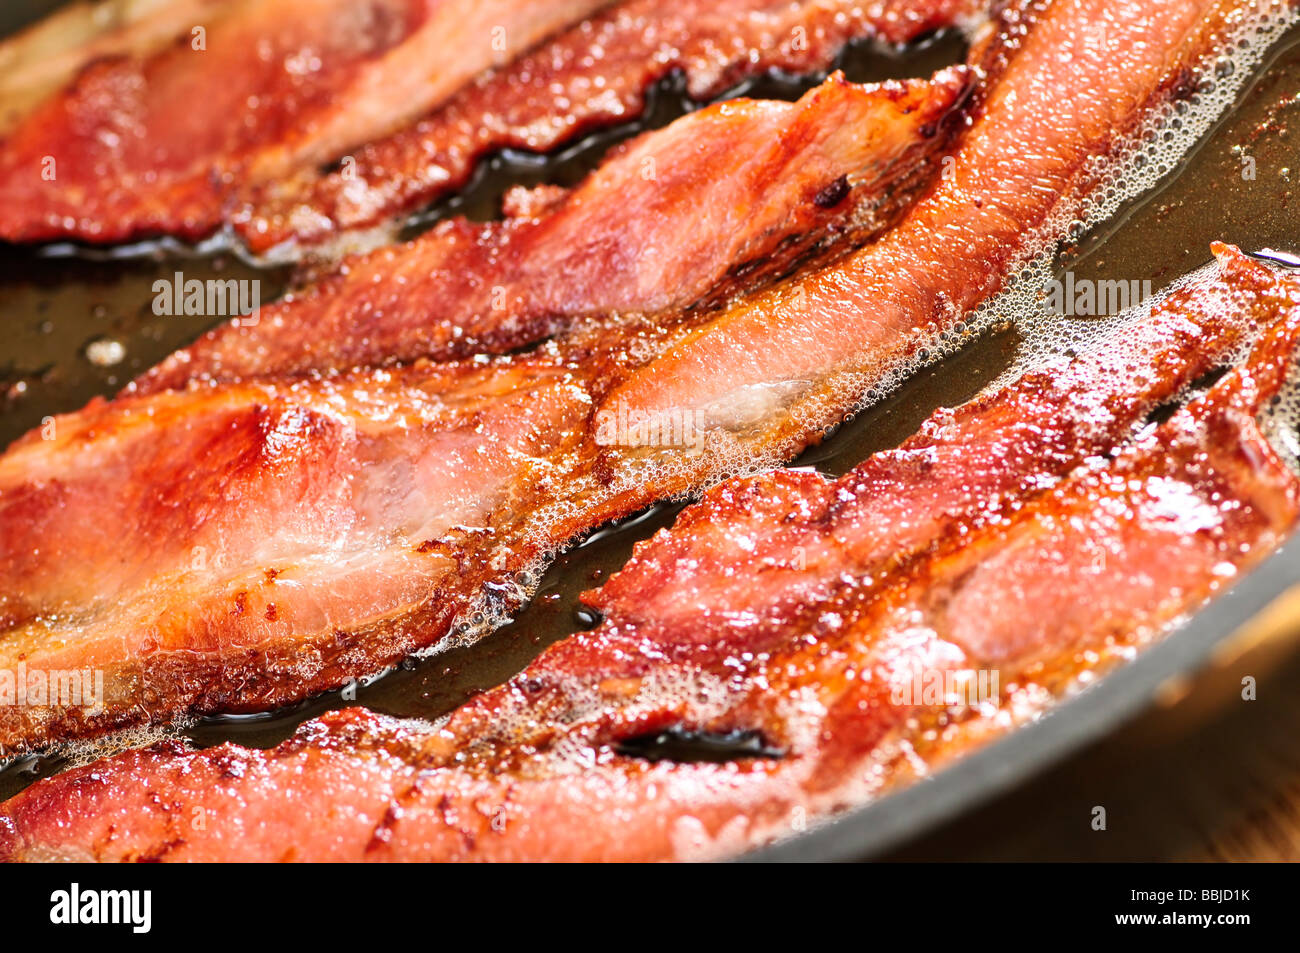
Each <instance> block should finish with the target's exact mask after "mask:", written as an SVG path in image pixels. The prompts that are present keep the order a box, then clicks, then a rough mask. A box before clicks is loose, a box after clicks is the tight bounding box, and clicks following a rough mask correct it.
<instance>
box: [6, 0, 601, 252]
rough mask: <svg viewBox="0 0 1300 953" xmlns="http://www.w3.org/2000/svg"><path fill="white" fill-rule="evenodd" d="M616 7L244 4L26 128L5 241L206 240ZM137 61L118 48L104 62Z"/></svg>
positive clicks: (74, 86) (46, 107)
mask: <svg viewBox="0 0 1300 953" xmlns="http://www.w3.org/2000/svg"><path fill="white" fill-rule="evenodd" d="M607 2H608V0H545V2H535V0H534V2H520V0H488V2H484V0H367V2H365V3H358V2H356V0H288V2H286V0H237V2H232V3H229V4H226V5H223V6H221V7H219V8H214V10H215V14H214V17H213V19H212V20H211V21H204V22H198V23H191V24H185V27H184V32H183V33H182V34H181V35H180V36H179V37H177V38H176V39H175V41H174V42H173V43H172V44H171V45H169V46H166V47H165V48H163V49H161V50H158V51H156V52H154V53H153V54H152V55H148V56H143V57H141V56H130V55H125V56H118V57H113V58H109V59H105V60H101V61H97V62H90V63H89V65H87V66H86V67H85V68H84V69H82V70H81V71H80V72H79V73H78V74H77V76H76V78H75V80H74V81H73V82H72V83H71V84H70V85H68V86H67V87H66V88H63V89H61V90H60V91H59V92H58V93H56V94H55V95H53V96H52V97H49V98H46V99H45V100H43V101H41V102H40V103H39V105H37V106H36V107H35V108H34V109H33V110H32V111H31V112H29V113H28V114H27V115H25V116H24V117H23V118H22V119H21V120H20V121H19V122H18V123H17V125H16V126H15V127H14V128H13V129H12V130H11V131H10V132H9V134H8V135H7V136H6V138H5V140H4V142H3V146H0V206H3V212H0V235H2V236H3V237H4V238H5V239H7V240H10V241H44V240H49V239H53V238H60V237H73V238H77V239H81V240H86V241H94V242H113V241H121V240H123V239H126V238H130V237H133V236H137V235H142V234H155V233H167V234H173V235H178V236H180V237H183V238H187V239H193V238H198V237H202V236H203V235H206V234H208V233H210V232H212V231H213V230H214V229H215V228H216V227H217V225H218V224H219V223H220V215H221V208H222V203H223V201H224V199H225V197H226V195H227V194H228V192H229V189H230V187H231V185H232V184H234V183H237V182H240V181H257V180H264V179H267V178H273V177H278V176H281V175H284V174H285V173H287V172H289V171H291V170H293V169H295V168H301V167H302V166H304V165H312V164H318V163H323V162H328V161H330V160H331V159H334V158H336V157H338V156H339V155H341V154H342V153H344V152H345V151H346V150H348V149H350V148H352V147H354V146H358V145H361V144H362V143H365V142H368V141H370V140H372V139H375V138H377V137H380V136H384V135H386V134H389V133H391V132H393V131H394V130H395V129H397V128H399V127H400V126H402V125H404V124H406V123H408V122H409V121H412V120H414V119H416V118H418V117H419V116H420V115H422V114H423V113H425V112H427V111H428V110H430V109H432V108H434V107H436V106H438V105H440V104H441V103H443V102H444V101H445V100H447V98H448V97H449V96H451V95H452V94H453V93H455V92H456V91H457V90H459V89H460V88H461V87H463V86H464V85H465V84H466V83H468V82H469V81H470V80H472V79H473V78H474V77H475V76H477V75H478V74H479V73H481V72H482V71H483V70H485V69H487V68H488V67H490V66H492V65H494V64H495V63H499V62H501V61H502V60H504V59H508V58H510V57H511V56H513V55H517V54H518V53H520V52H522V51H523V50H525V49H527V48H528V47H531V46H532V45H534V44H535V43H536V42H537V41H539V40H541V39H542V38H544V37H545V36H547V35H548V34H551V33H553V32H555V31H556V30H559V29H562V28H563V27H566V26H568V25H569V24H571V23H573V22H574V21H577V20H580V19H582V18H583V17H585V16H587V15H588V14H590V13H592V12H593V11H595V10H597V9H599V8H600V7H601V6H604V5H605V4H606V3H607ZM165 22H170V23H173V24H174V23H175V22H176V21H174V20H171V19H170V18H168V20H167V21H165ZM182 22H183V20H182ZM505 24H509V29H506V28H505ZM127 29H128V32H129V28H127ZM191 30H193V31H194V32H191ZM17 42H18V43H19V44H20V46H19V52H18V54H17V55H18V56H20V57H21V55H22V46H21V44H22V43H23V41H22V39H21V38H20V39H19V40H18V41H17ZM132 48H133V47H132V44H131V43H129V42H125V41H121V42H118V41H109V42H108V45H107V48H106V49H105V51H104V52H106V53H113V52H122V53H127V52H130V50H131V49H132ZM88 55H90V51H85V52H78V51H75V50H74V51H72V52H71V53H65V56H72V57H74V58H76V57H78V56H88ZM434 62H436V63H437V66H436V68H431V67H430V66H429V65H428V64H430V63H434ZM196 104H202V108H196Z"/></svg>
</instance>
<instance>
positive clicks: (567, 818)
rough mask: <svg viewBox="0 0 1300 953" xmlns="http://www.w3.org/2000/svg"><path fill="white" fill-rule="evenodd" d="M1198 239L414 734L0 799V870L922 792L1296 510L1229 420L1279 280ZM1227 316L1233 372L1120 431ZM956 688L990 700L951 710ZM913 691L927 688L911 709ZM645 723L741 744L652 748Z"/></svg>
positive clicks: (397, 840)
mask: <svg viewBox="0 0 1300 953" xmlns="http://www.w3.org/2000/svg"><path fill="white" fill-rule="evenodd" d="M1218 251H1219V254H1220V256H1221V258H1222V262H1223V264H1222V272H1221V274H1220V275H1219V276H1217V277H1216V279H1215V280H1214V281H1213V282H1211V283H1208V284H1206V283H1202V284H1200V285H1197V286H1194V287H1192V288H1190V289H1189V290H1187V291H1185V292H1183V293H1181V294H1178V295H1176V296H1174V297H1173V298H1171V299H1170V300H1169V301H1167V302H1166V303H1165V304H1164V305H1163V306H1162V308H1161V309H1160V310H1159V311H1158V312H1157V313H1156V314H1155V315H1154V316H1153V318H1152V320H1151V321H1150V322H1149V323H1148V324H1146V325H1141V326H1138V327H1136V328H1135V329H1133V335H1132V337H1130V338H1126V337H1120V338H1119V339H1118V340H1108V341H1105V342H1102V343H1103V347H1102V348H1100V349H1098V350H1097V351H1095V352H1092V353H1089V354H1085V355H1083V356H1082V357H1080V358H1078V359H1077V360H1074V361H1072V362H1066V361H1058V362H1056V363H1054V364H1052V365H1050V366H1048V367H1044V368H1041V369H1038V370H1036V371H1034V372H1032V373H1029V374H1027V375H1025V376H1024V377H1022V378H1021V379H1020V380H1019V381H1017V382H1015V383H1013V384H1010V385H1008V386H1007V387H1006V388H1005V389H1004V390H1002V391H1000V392H995V393H992V394H989V395H986V396H983V397H981V398H978V399H977V400H976V401H974V402H972V403H970V404H968V405H965V406H963V407H960V408H957V409H956V410H955V411H942V412H940V413H938V414H936V415H935V417H934V418H932V419H931V420H930V421H929V422H928V423H927V424H926V426H925V427H924V428H923V429H922V431H921V432H920V433H919V434H918V435H917V436H916V437H914V438H913V439H912V440H910V441H908V442H907V443H906V444H905V445H904V446H902V447H900V448H899V449H898V450H895V451H888V452H886V453H882V454H878V455H876V456H874V457H872V458H870V459H868V460H867V461H866V462H864V463H863V464H862V465H861V466H859V467H858V468H857V469H856V470H854V471H852V472H851V473H849V474H848V475H846V476H845V477H843V478H841V479H839V480H836V481H828V480H825V479H823V478H821V477H819V476H817V475H815V474H812V473H807V472H790V471H776V472H774V473H769V474H765V475H762V476H758V477H753V478H747V479H743V480H738V481H732V482H728V483H725V484H723V485H722V486H720V487H718V488H715V489H714V490H712V491H710V493H709V494H708V495H707V496H706V497H705V499H704V500H703V501H701V502H700V503H697V504H695V505H694V506H692V507H688V508H687V510H685V511H684V512H683V514H682V516H681V518H680V519H679V520H678V522H677V524H676V525H675V526H674V527H672V528H671V529H669V530H666V531H664V532H661V533H660V534H658V535H657V536H655V537H654V538H652V539H651V540H649V541H647V542H645V543H643V544H641V545H640V547H639V548H638V550H637V552H636V554H635V555H634V557H633V559H632V561H631V563H630V564H629V566H628V568H627V569H626V570H624V572H623V573H621V574H620V575H618V576H616V577H614V578H613V579H611V580H610V582H609V583H608V584H607V585H606V586H605V587H604V588H603V589H601V590H599V591H598V592H596V593H595V594H593V596H592V597H591V601H592V603H593V604H594V605H596V606H598V607H600V608H601V609H602V610H603V611H604V612H606V613H607V616H606V618H605V621H604V622H603V623H602V624H601V625H600V626H599V627H598V628H597V629H595V630H593V631H590V632H585V633H580V634H578V635H575V636H572V637H571V638H569V639H567V640H565V641H563V642H560V643H558V644H557V645H555V646H553V647H552V648H550V649H549V650H547V651H546V652H545V653H543V654H542V655H541V656H540V657H539V658H538V659H537V661H536V662H534V663H533V664H532V665H531V666H529V668H528V669H526V670H525V671H524V672H523V673H521V674H520V675H519V676H517V677H516V678H514V679H512V680H511V681H510V682H508V683H506V684H505V685H503V686H501V687H499V688H497V689H494V690H491V691H489V692H486V693H484V694H482V695H480V696H478V697H476V698H475V699H473V700H471V701H470V702H469V703H467V704H466V705H465V706H463V707H462V708H461V709H459V710H457V711H456V712H454V713H453V714H452V715H451V716H450V717H449V718H448V719H447V720H446V721H444V722H442V723H440V724H439V725H436V726H435V725H429V724H427V723H422V722H404V721H400V720H395V719H390V718H386V717H383V716H380V715H376V714H373V713H370V712H368V711H365V710H364V709H349V710H344V711H338V712H333V713H331V714H329V715H327V716H325V717H323V718H321V719H318V720H314V721H311V722H308V723H306V724H305V725H303V726H302V727H301V728H300V729H299V731H298V732H297V734H296V735H295V736H294V737H293V738H292V739H290V740H289V741H287V742H285V743H283V744H281V745H280V746H278V747H276V748H274V749H271V750H269V751H259V750H249V749H246V748H242V747H239V746H237V745H234V744H225V745H222V746H219V747H217V748H212V749H207V750H204V751H197V752H191V751H186V750H184V749H183V748H182V747H181V746H180V745H179V744H176V743H168V744H163V745H158V746H155V747H152V748H149V749H146V750H140V751H131V752H128V753H125V754H121V755H117V756H114V757H111V758H109V759H107V760H105V761H101V762H98V763H96V764H93V765H90V766H88V767H83V768H77V769H74V770H72V771H69V772H66V773H64V774H62V775H59V776H56V777H54V778H51V779H47V780H44V781H41V782H38V783H37V784H36V785H34V786H32V787H31V788H29V789H27V790H26V791H24V792H23V793H21V794H20V795H18V796H17V797H15V798H14V799H12V800H11V801H9V802H8V803H7V804H5V805H4V807H3V808H0V856H3V857H7V858H8V859H26V860H50V859H96V860H431V859H437V860H452V859H455V860H465V859H474V860H482V859H493V860H538V859H546V860H661V859H695V858H707V857H716V856H719V855H722V854H727V853H732V852H735V851H739V850H743V849H745V848H748V847H752V846H754V845H757V844H761V843H764V842H767V841H769V840H771V839H772V838H774V837H779V836H782V835H783V834H786V833H788V832H790V831H791V830H795V829H798V828H800V827H801V826H802V825H804V824H805V823H807V822H809V821H810V820H812V819H815V818H818V817H821V816H823V815H825V814H827V813H829V812H832V811H834V810H836V809H838V808H842V807H845V806H847V805H850V804H856V803H860V802H861V801H862V800H863V799H864V798H867V797H870V796H873V795H875V794H877V793H879V792H881V791H883V790H887V789H888V788H890V787H891V786H893V785H897V784H899V783H902V782H904V781H906V780H908V779H910V778H912V777H915V776H916V775H918V774H924V773H927V772H928V771H930V770H933V769H934V768H935V767H937V766H939V765H942V764H943V763H945V762H946V761H947V760H948V759H950V758H952V757H955V756H957V755H959V754H960V753H961V752H962V751H964V750H966V749H967V748H969V747H970V746H972V745H974V744H978V743H980V742H981V741H984V740H986V739H987V738H989V737H990V736H993V735H996V734H998V733H1000V732H1003V731H1006V730H1008V729H1009V728H1011V727H1013V726H1014V725H1015V724H1017V723H1019V722H1021V721H1023V720H1024V719H1026V718H1029V717H1033V716H1034V715H1035V714H1037V713H1039V712H1041V711H1042V709H1043V707H1044V706H1045V704H1047V702H1048V700H1049V699H1050V698H1051V697H1052V696H1053V694H1054V693H1056V692H1059V691H1060V690H1061V689H1062V688H1064V687H1066V686H1068V685H1069V684H1071V683H1072V682H1073V681H1074V680H1076V679H1077V677H1078V675H1079V673H1080V672H1082V671H1094V672H1095V671H1099V670H1105V668H1106V667H1108V666H1109V665H1111V664H1113V663H1114V662H1115V661H1116V660H1117V659H1120V658H1123V657H1124V655H1125V653H1126V652H1128V651H1131V650H1132V649H1134V648H1138V647H1141V646H1142V645H1144V644H1146V643H1148V642H1150V641H1151V640H1152V639H1154V638H1157V637H1158V636H1159V635H1160V634H1161V633H1162V632H1163V631H1165V630H1166V629H1167V627H1168V626H1169V625H1170V624H1171V623H1172V622H1173V621H1175V620H1177V619H1178V618H1180V617H1182V616H1183V615H1184V614H1185V613H1187V612H1188V611H1191V610H1194V609H1195V608H1196V607H1198V606H1199V605H1201V604H1202V603H1203V602H1204V601H1205V600H1206V599H1207V598H1209V597H1210V596H1212V595H1213V594H1214V593H1216V592H1218V591H1220V590H1221V589H1222V588H1224V587H1225V586H1227V585H1230V584H1231V582H1232V580H1233V579H1234V578H1236V577H1237V576H1238V575H1239V574H1240V573H1241V572H1243V571H1244V570H1246V569H1248V568H1249V567H1250V566H1251V565H1253V564H1254V563H1256V562H1257V561H1258V560H1259V559H1261V558H1263V557H1264V556H1265V555H1267V554H1268V553H1269V552H1270V551H1271V550H1272V549H1273V548H1274V547H1275V546H1276V545H1277V544H1278V543H1279V542H1280V541H1281V540H1282V539H1284V538H1285V537H1286V535H1287V534H1288V533H1290V532H1291V531H1292V530H1293V528H1294V526H1295V524H1296V522H1297V520H1298V519H1300V479H1297V475H1296V473H1295V472H1294V471H1292V470H1291V469H1290V468H1289V467H1288V465H1287V464H1285V463H1284V462H1283V461H1282V460H1280V459H1279V458H1278V456H1277V455H1276V453H1275V452H1274V450H1273V448H1272V447H1271V446H1270V444H1269V443H1268V441H1267V440H1266V439H1265V437H1264V436H1263V434H1262V433H1261V430H1260V428H1259V425H1258V423H1257V419H1256V418H1257V414H1258V413H1259V412H1260V410H1261V408H1263V407H1264V406H1266V405H1267V404H1268V402H1269V401H1270V400H1271V398H1272V397H1273V396H1274V395H1275V394H1277V393H1278V391H1279V389H1280V388H1281V387H1282V386H1283V384H1284V382H1285V381H1286V379H1287V375H1288V374H1289V373H1291V372H1293V371H1294V368H1295V359H1296V355H1297V348H1298V347H1300V279H1297V278H1296V277H1295V276H1286V277H1280V276H1276V275H1274V274H1273V273H1272V272H1271V271H1270V270H1269V269H1268V268H1267V267H1266V266H1264V265H1261V264H1258V263H1254V262H1250V261H1248V260H1247V259H1245V258H1244V257H1243V256H1241V255H1240V254H1239V253H1237V252H1236V251H1235V250H1234V249H1229V248H1223V247H1221V248H1219V249H1218ZM1225 305H1226V306H1228V308H1229V309H1230V308H1235V307H1240V308H1242V309H1244V311H1243V312H1242V313H1241V314H1240V315H1236V314H1234V313H1233V312H1232V311H1231V310H1225ZM1225 314H1227V315H1232V321H1231V323H1225V322H1224V320H1223V317H1224V315H1225ZM1256 321H1258V322H1260V323H1261V324H1262V326H1263V327H1264V331H1263V334H1262V338H1261V340H1260V341H1259V342H1258V343H1257V344H1256V346H1255V348H1254V352H1253V354H1252V356H1251V358H1250V359H1249V361H1248V362H1247V363H1246V364H1245V366H1243V367H1241V368H1237V369H1234V370H1232V371H1231V372H1230V373H1228V374H1227V375H1226V376H1225V377H1223V379H1222V380H1221V381H1220V382H1219V383H1217V384H1215V385H1214V386H1213V387H1212V388H1211V389H1210V390H1209V391H1208V392H1205V393H1203V394H1201V395H1199V396H1196V397H1194V399H1192V400H1191V402H1190V403H1188V404H1187V405H1186V406H1185V407H1184V408H1183V409H1181V410H1178V411H1177V412H1176V413H1174V414H1173V416H1172V417H1170V418H1169V419H1168V420H1167V421H1166V422H1164V423H1163V424H1159V425H1158V426H1156V425H1150V426H1143V421H1144V418H1145V417H1146V415H1147V413H1148V412H1149V410H1150V409H1151V408H1152V407H1153V406H1154V405H1156V404H1157V403H1158V402H1162V401H1164V400H1165V399H1166V398H1167V397H1169V396H1170V395H1171V394H1175V393H1178V392H1181V391H1183V390H1184V389H1185V388H1186V387H1187V385H1189V384H1190V383H1191V382H1192V380H1193V378H1194V377H1195V376H1198V375H1199V374H1200V373H1201V372H1202V371H1204V370H1205V369H1206V368H1207V367H1210V366H1212V365H1213V364H1214V363H1215V362H1216V357H1214V356H1210V352H1211V351H1217V352H1220V353H1219V354H1218V355H1217V357H1218V358H1221V357H1222V352H1223V351H1224V350H1225V349H1230V348H1231V347H1232V346H1233V344H1234V343H1237V342H1238V341H1239V340H1240V336H1241V333H1242V329H1244V328H1249V327H1251V326H1252V324H1253V323H1254V322H1256ZM1133 338H1136V340H1134V339H1133ZM1203 342H1205V343H1206V345H1207V347H1206V349H1203V348H1202V343H1203ZM1121 362H1122V363H1121ZM1130 365H1131V369H1132V374H1131V375H1130V376H1126V375H1123V374H1117V373H1115V371H1116V369H1117V367H1119V366H1123V367H1124V368H1125V369H1128V368H1129V367H1130ZM1024 442H1028V443H1029V444H1030V446H1029V447H1027V448H1022V447H1021V444H1022V443H1024ZM1004 451H1005V452H1004ZM895 494H897V496H898V497H899V498H901V499H903V500H906V501H908V504H909V506H910V508H911V512H913V513H914V518H913V519H911V520H900V519H899V513H898V506H899V505H900V504H898V503H897V502H896V501H895V499H894V495H895ZM741 554H743V555H744V557H745V558H738V555H741ZM665 587H672V588H673V589H674V591H680V592H681V593H682V594H683V600H684V602H685V603H686V606H687V609H686V611H682V610H681V608H680V606H681V604H682V603H681V602H680V601H677V600H666V599H664V598H663V597H662V595H663V592H664V591H665ZM701 620H703V622H704V625H701V624H699V623H700V621H701ZM980 673H985V674H988V673H996V675H997V680H996V682H993V683H990V684H993V685H995V686H996V691H995V692H994V693H993V694H992V695H986V696H985V697H980V698H974V699H972V698H970V697H968V696H967V695H966V694H965V693H964V691H963V690H962V689H963V686H966V685H971V684H979V682H978V679H979V677H980ZM935 674H938V675H939V676H940V677H941V678H942V677H945V676H946V677H949V678H951V679H952V681H950V682H949V683H948V684H947V686H946V687H944V688H942V689H941V690H940V692H939V694H938V695H936V696H935V697H934V698H930V697H928V696H927V694H926V691H928V690H917V691H916V692H911V687H912V686H914V685H918V684H921V683H922V680H928V679H930V678H932V677H933V676H934V675H935ZM656 736H665V737H669V738H676V739H679V740H682V739H685V740H689V739H692V738H695V739H699V738H701V737H704V738H710V739H714V740H715V741H718V742H720V743H727V744H730V745H731V746H732V747H733V749H735V751H736V753H737V754H738V755H739V756H737V757H735V758H733V759H732V760H729V761H724V762H722V763H718V762H717V761H695V760H688V759H684V758H682V757H680V756H675V757H663V756H660V754H657V753H654V745H653V744H651V745H647V744H646V743H645V742H646V739H653V738H655V737H656Z"/></svg>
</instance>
